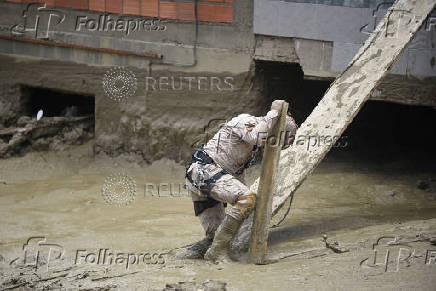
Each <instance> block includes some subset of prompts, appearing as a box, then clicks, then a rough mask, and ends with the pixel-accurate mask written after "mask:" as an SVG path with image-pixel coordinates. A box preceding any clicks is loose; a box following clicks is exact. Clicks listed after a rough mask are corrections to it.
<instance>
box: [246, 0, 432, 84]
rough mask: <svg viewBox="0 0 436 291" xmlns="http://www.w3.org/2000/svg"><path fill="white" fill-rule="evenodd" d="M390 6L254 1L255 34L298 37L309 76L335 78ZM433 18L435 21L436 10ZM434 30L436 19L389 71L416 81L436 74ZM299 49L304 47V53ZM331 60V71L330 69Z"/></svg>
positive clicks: (319, 0)
mask: <svg viewBox="0 0 436 291" xmlns="http://www.w3.org/2000/svg"><path fill="white" fill-rule="evenodd" d="M389 2H390V3H389ZM391 3H393V2H392V1H381V0H380V1H369V0H359V1H353V0H349V1H346V0H340V1H335V0H331V1H328V0H312V1H291V0H288V1H270V0H268V1H264V0H255V8H254V32H255V33H256V34H262V35H271V36H282V37H291V38H296V39H298V40H296V46H297V53H298V52H299V56H300V58H301V59H307V61H305V62H303V63H302V66H303V69H304V71H305V73H306V74H307V75H313V76H326V75H327V76H328V75H330V76H335V75H336V73H338V72H341V71H343V70H344V69H345V68H346V66H347V64H348V63H349V62H350V61H351V59H352V58H353V56H354V55H355V54H356V53H357V51H358V49H359V47H360V46H361V45H362V44H363V43H364V42H365V40H366V39H367V38H368V36H369V34H370V33H371V32H372V31H373V30H374V28H375V26H376V24H377V23H378V22H379V21H380V19H381V18H382V17H384V15H385V13H386V11H387V9H388V8H389V7H390V6H391ZM432 17H434V18H435V19H436V11H435V12H433V14H432ZM406 18H407V16H406ZM431 23H433V26H431ZM435 28H436V25H435V24H434V19H433V18H432V19H430V20H428V21H427V22H426V25H425V27H423V28H422V29H421V30H420V31H419V32H418V34H417V35H416V37H415V38H414V40H413V41H412V43H411V44H410V45H409V46H408V47H407V49H406V51H405V52H404V53H403V55H402V56H401V57H400V59H399V60H398V62H397V63H396V64H395V65H394V66H393V68H392V69H391V71H390V73H392V74H399V75H412V76H415V77H430V76H432V77H434V76H436V66H435V61H434V60H435V56H436V47H435V45H434V44H435V39H436V29H435ZM307 39H309V40H311V43H310V44H307V41H306V40H307ZM314 40H315V41H316V42H314ZM300 45H303V46H305V48H304V49H301V50H299V49H298V47H299V46H300ZM308 47H313V48H314V50H315V51H316V52H315V53H316V54H318V55H319V54H320V57H318V58H315V59H314V58H313V57H312V56H311V55H309V56H308V54H311V50H307V48H308ZM312 55H313V53H312ZM326 59H327V60H326ZM321 62H324V64H321ZM326 62H327V63H328V64H329V66H328V67H325V63H326ZM320 68H322V69H320Z"/></svg>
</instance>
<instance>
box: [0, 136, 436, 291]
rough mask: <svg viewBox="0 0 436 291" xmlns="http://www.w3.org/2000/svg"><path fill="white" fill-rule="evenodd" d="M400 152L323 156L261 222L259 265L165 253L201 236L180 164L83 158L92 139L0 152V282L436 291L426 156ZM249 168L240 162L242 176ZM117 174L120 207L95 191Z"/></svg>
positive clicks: (432, 196)
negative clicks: (264, 258) (60, 147)
mask: <svg viewBox="0 0 436 291" xmlns="http://www.w3.org/2000/svg"><path fill="white" fill-rule="evenodd" d="M401 157H402V158H400V159H396V158H392V159H391V158H386V157H372V158H368V157H365V156H356V155H349V154H347V153H345V152H344V153H337V154H332V155H329V156H328V157H327V159H326V160H325V161H324V162H323V163H322V164H321V165H320V167H318V169H317V170H316V171H315V173H314V174H313V175H311V176H310V177H309V178H308V179H307V180H306V181H305V182H304V184H303V186H302V187H301V188H300V189H299V190H298V191H297V192H296V194H295V199H294V202H293V205H292V209H291V214H290V215H289V216H288V217H287V218H286V219H285V221H284V222H283V223H282V225H281V226H280V227H278V228H274V229H273V230H272V231H271V233H270V241H269V257H270V258H271V259H274V260H276V262H275V263H273V264H269V265H252V264H248V263H246V262H244V261H243V260H242V261H239V262H232V263H224V264H217V265H215V264H212V263H208V262H204V261H198V260H197V261H176V260H174V259H172V258H171V256H170V255H168V252H169V251H170V250H174V249H176V248H179V247H182V246H185V245H188V244H190V243H192V242H194V241H197V240H199V239H201V238H202V235H203V231H202V229H201V226H200V224H199V222H198V220H197V218H196V217H195V216H194V215H193V209H192V203H191V201H190V198H189V197H187V196H186V195H185V192H184V191H185V190H184V189H179V188H178V185H179V184H182V185H183V170H184V167H183V165H179V164H176V163H174V162H172V161H168V160H161V161H157V162H154V163H153V164H152V165H144V164H142V163H140V162H136V161H132V160H131V159H130V160H129V162H127V161H126V159H125V157H123V156H120V157H118V158H117V159H110V158H107V157H102V156H99V157H98V158H96V159H94V158H93V151H92V144H91V143H87V144H84V145H81V146H78V147H77V146H76V147H74V148H72V149H70V150H67V151H62V152H48V153H47V152H45V153H38V152H31V153H27V154H26V155H25V156H24V157H14V158H9V159H3V160H0V181H1V182H0V212H1V216H0V238H1V239H0V276H1V280H0V281H1V283H0V284H1V285H0V286H1V287H0V290H27V289H29V290H30V289H40V290H50V289H71V290H77V289H79V290H110V289H114V290H116V289H118V290H126V289H129V290H131V289H138V290H162V289H164V288H166V290H225V289H227V290H297V289H298V290H374V289H380V290H411V289H414V290H436V245H435V244H436V242H435V239H436V193H434V192H436V191H434V190H435V188H432V187H433V186H432V185H433V184H432V183H433V181H432V180H431V179H432V178H435V177H436V175H435V173H436V172H435V167H434V163H433V161H432V159H428V157H427V158H426V157H425V156H421V155H419V153H418V154H416V155H413V154H410V153H409V154H408V155H404V154H403V155H401ZM423 165H424V166H423ZM258 171H259V167H258V166H257V167H255V168H253V169H250V171H249V173H248V181H249V182H251V181H253V180H254V178H255V177H256V175H258ZM117 173H122V174H123V175H126V176H127V177H130V178H131V179H130V180H129V181H130V182H132V181H133V182H134V183H135V189H136V196H135V197H134V200H133V201H130V203H128V205H121V206H120V205H111V204H108V203H107V202H106V201H105V200H104V199H103V197H102V187H103V184H104V183H105V181H108V180H107V178H108V176H110V175H113V174H117ZM130 182H129V183H130ZM159 183H174V184H173V185H172V186H171V187H173V188H172V189H173V190H172V193H171V192H170V190H169V189H168V186H165V185H162V184H160V185H161V188H160V189H161V191H160V193H159V195H158V193H157V185H159ZM426 185H427V186H426ZM153 187H154V188H153ZM153 189H154V190H155V192H154V195H152V194H153V193H152V190H153ZM324 234H326V235H327V240H328V241H329V243H330V244H333V247H332V248H326V244H325V243H324V242H323V241H322V238H323V235H324ZM29 238H31V239H30V240H29ZM335 241H337V245H336V247H335V243H334V242H335ZM26 243H27V244H26ZM100 249H101V250H100ZM104 249H108V250H107V251H106V253H112V254H114V255H113V257H114V259H113V261H112V262H111V263H110V262H109V259H107V260H105V261H104V262H103V259H102V256H103V254H104V252H105V251H104ZM38 250H39V257H38V262H37V263H36V260H35V258H36V257H35V255H36V254H37V253H38ZM334 250H336V252H335V251H334ZM49 251H50V252H49ZM99 252H100V254H101V255H100V259H98V254H99ZM145 253H148V254H147V255H144V254H145ZM61 254H62V255H61ZM128 254H131V255H130V258H129V259H130V261H129V262H130V263H129V264H127V259H126V257H127V256H128ZM387 254H389V256H388V257H387V256H386V255H387ZM117 255H118V256H119V257H117ZM141 255H142V256H141ZM115 257H117V258H118V260H115ZM144 258H145V259H144ZM386 258H387V261H386ZM97 261H98V262H97ZM134 261H135V262H134ZM178 282H185V283H178Z"/></svg>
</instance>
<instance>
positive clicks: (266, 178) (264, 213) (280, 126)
mask: <svg viewBox="0 0 436 291" xmlns="http://www.w3.org/2000/svg"><path fill="white" fill-rule="evenodd" d="M288 105H289V104H288V103H286V102H284V103H283V107H282V111H281V115H280V117H279V120H278V121H277V122H276V124H275V125H274V127H273V129H272V132H271V135H270V136H268V139H267V142H266V145H265V150H264V152H263V159H262V166H261V172H260V178H259V179H260V180H259V187H258V191H257V199H256V208H255V211H254V220H253V228H252V231H251V238H250V244H249V249H248V255H249V260H250V262H252V263H255V264H263V262H264V258H265V255H266V252H267V240H268V231H269V221H270V220H271V206H272V197H273V192H274V188H275V186H276V184H277V183H276V182H277V181H276V180H277V172H278V171H277V170H278V164H279V160H280V152H281V149H282V145H283V143H284V140H285V138H284V137H285V124H286V113H287V112H288Z"/></svg>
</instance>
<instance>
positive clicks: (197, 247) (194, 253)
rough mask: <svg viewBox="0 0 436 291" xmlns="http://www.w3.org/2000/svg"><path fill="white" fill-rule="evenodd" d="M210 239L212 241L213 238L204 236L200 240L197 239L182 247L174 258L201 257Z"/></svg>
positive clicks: (191, 258) (208, 245)
mask: <svg viewBox="0 0 436 291" xmlns="http://www.w3.org/2000/svg"><path fill="white" fill-rule="evenodd" d="M212 241H213V238H211V237H205V238H204V239H202V240H201V241H198V242H196V243H195V244H193V245H192V246H190V247H188V248H186V249H184V250H183V252H182V253H180V254H178V255H176V259H178V260H185V259H190V260H194V259H203V257H204V254H205V253H206V251H207V249H208V248H209V247H210V245H211V244H212Z"/></svg>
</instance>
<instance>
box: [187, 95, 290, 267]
mask: <svg viewBox="0 0 436 291" xmlns="http://www.w3.org/2000/svg"><path fill="white" fill-rule="evenodd" d="M282 104H283V100H275V101H274V102H273V103H272V105H271V110H270V111H269V112H268V113H267V115H266V116H263V117H255V116H252V115H249V114H241V115H239V116H237V117H234V118H233V119H231V120H230V121H229V122H227V123H226V124H225V125H224V126H222V127H221V128H220V130H219V131H218V132H217V133H216V134H215V136H214V137H213V138H212V139H211V140H209V141H208V142H207V144H206V145H204V146H203V147H201V148H200V149H199V150H197V151H196V152H194V154H193V159H192V161H191V163H190V164H189V165H188V167H187V170H186V185H187V188H188V191H189V193H190V194H191V196H192V200H193V202H194V210H195V215H196V216H198V217H199V218H200V222H201V224H202V226H203V228H204V230H205V232H206V237H205V238H204V239H203V240H201V241H199V242H197V243H196V244H194V245H192V246H191V247H189V248H188V249H187V250H186V251H185V253H184V254H182V255H181V256H179V258H203V257H204V258H205V259H207V260H211V261H218V260H220V261H221V260H226V259H228V250H229V246H230V242H231V240H232V239H233V237H234V236H235V235H236V233H237V231H238V229H239V227H240V225H241V224H242V222H243V221H244V219H246V218H247V217H248V215H249V214H250V212H251V210H252V209H253V207H254V205H255V201H256V194H255V193H253V192H251V191H250V189H249V188H248V187H247V186H246V185H245V181H244V169H246V168H247V167H249V166H250V164H251V162H252V161H253V160H254V157H255V155H256V154H257V153H258V152H259V148H260V147H262V146H263V145H264V144H265V140H266V138H267V136H268V134H269V132H270V130H271V129H272V127H273V126H274V124H275V123H276V122H277V120H278V117H279V112H280V111H281V108H282ZM296 129H297V126H296V124H295V121H294V120H293V119H292V118H291V117H290V116H287V118H286V134H285V135H284V136H285V142H284V147H287V146H289V145H290V144H291V143H292V140H293V138H294V137H295V132H296ZM227 204H229V207H227V211H225V206H226V205H227Z"/></svg>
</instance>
